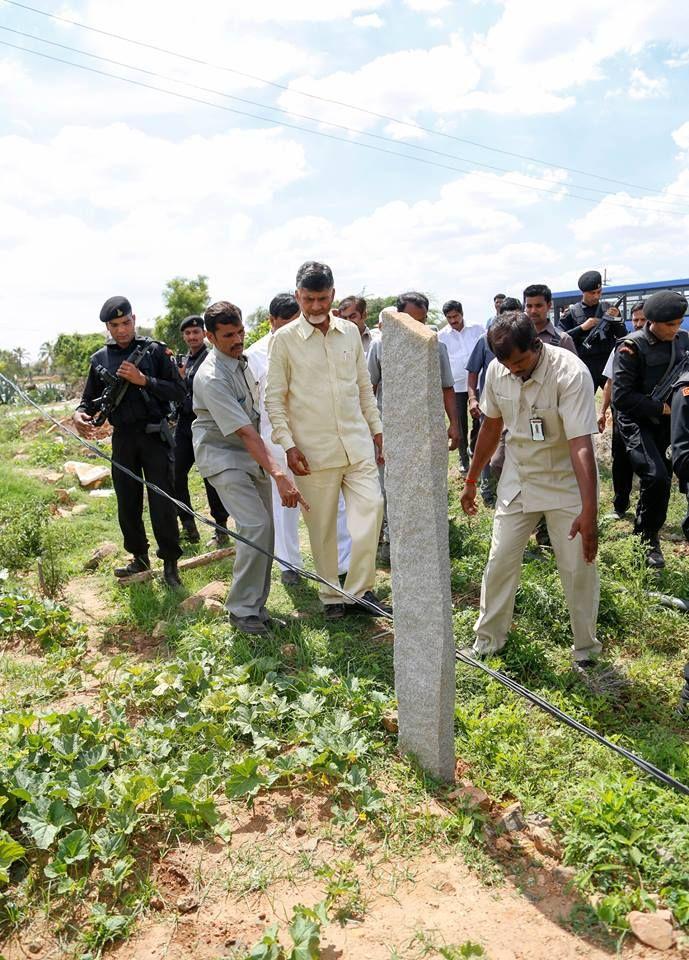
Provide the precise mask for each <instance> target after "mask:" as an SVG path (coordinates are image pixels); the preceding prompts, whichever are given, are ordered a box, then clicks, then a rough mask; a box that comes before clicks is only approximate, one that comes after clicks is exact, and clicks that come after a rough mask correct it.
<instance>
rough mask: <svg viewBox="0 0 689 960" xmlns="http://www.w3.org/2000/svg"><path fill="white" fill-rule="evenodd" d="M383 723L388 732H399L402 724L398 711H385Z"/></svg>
mask: <svg viewBox="0 0 689 960" xmlns="http://www.w3.org/2000/svg"><path fill="white" fill-rule="evenodd" d="M381 723H382V724H383V727H384V728H385V729H386V730H387V731H388V733H399V729H400V725H399V720H398V717H397V712H396V711H394V710H390V711H389V712H388V713H384V714H383V717H382V720H381Z"/></svg>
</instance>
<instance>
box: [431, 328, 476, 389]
mask: <svg viewBox="0 0 689 960" xmlns="http://www.w3.org/2000/svg"><path fill="white" fill-rule="evenodd" d="M484 333H485V329H484V328H483V327H479V326H477V325H476V324H474V325H471V326H467V325H466V324H465V325H464V326H463V327H462V329H461V330H455V329H454V328H453V327H451V326H450V324H449V323H448V325H447V326H446V327H443V329H442V330H441V331H440V333H439V334H438V340H439V341H440V342H441V343H444V344H445V346H446V347H447V353H448V356H449V358H450V366H451V368H452V376H453V377H454V388H455V393H466V389H467V361H468V360H469V357H470V356H471V352H472V350H473V349H474V347H475V346H476V344H477V343H478V341H479V340H480V339H481V337H482V336H483V334H484Z"/></svg>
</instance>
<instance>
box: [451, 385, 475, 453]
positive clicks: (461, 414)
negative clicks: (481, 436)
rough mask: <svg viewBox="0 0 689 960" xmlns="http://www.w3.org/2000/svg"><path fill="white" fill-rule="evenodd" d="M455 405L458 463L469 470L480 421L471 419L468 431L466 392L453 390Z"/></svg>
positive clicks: (467, 397) (467, 400)
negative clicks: (457, 431)
mask: <svg viewBox="0 0 689 960" xmlns="http://www.w3.org/2000/svg"><path fill="white" fill-rule="evenodd" d="M455 404H456V406H457V419H458V420H459V462H460V463H461V464H462V466H463V467H465V468H467V469H468V468H469V456H470V455H471V454H472V453H473V450H474V447H475V446H476V438H477V437H478V431H479V427H480V426H481V423H480V419H479V418H478V417H477V418H476V419H475V420H474V418H473V417H472V418H471V431H470V430H469V415H468V406H469V394H468V392H464V391H463V392H461V393H460V392H458V391H457V390H455Z"/></svg>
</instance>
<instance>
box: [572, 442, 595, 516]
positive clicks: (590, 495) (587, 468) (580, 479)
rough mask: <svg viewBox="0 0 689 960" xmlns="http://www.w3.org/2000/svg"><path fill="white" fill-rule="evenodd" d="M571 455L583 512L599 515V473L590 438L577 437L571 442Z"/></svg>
mask: <svg viewBox="0 0 689 960" xmlns="http://www.w3.org/2000/svg"><path fill="white" fill-rule="evenodd" d="M569 455H570V459H571V461H572V467H573V469H574V475H575V477H576V478H577V486H578V487H579V494H580V496H581V512H582V513H583V514H588V515H592V516H596V515H597V514H598V471H597V469H596V457H595V454H594V452H593V443H592V441H591V437H590V436H588V435H587V436H585V437H575V438H574V439H573V440H570V441H569Z"/></svg>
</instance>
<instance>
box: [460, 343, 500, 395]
mask: <svg viewBox="0 0 689 960" xmlns="http://www.w3.org/2000/svg"><path fill="white" fill-rule="evenodd" d="M491 360H495V354H494V353H493V351H492V350H491V349H490V346H489V344H488V334H487V333H484V334H482V336H481V338H480V339H479V340H478V341H477V342H476V343H475V344H474V349H473V350H472V351H471V355H470V357H469V359H468V360H467V365H466V368H467V373H477V374H478V393H479V396H480V395H481V393H483V385H484V384H485V382H486V372H487V370H488V367H489V366H490V363H491Z"/></svg>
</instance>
